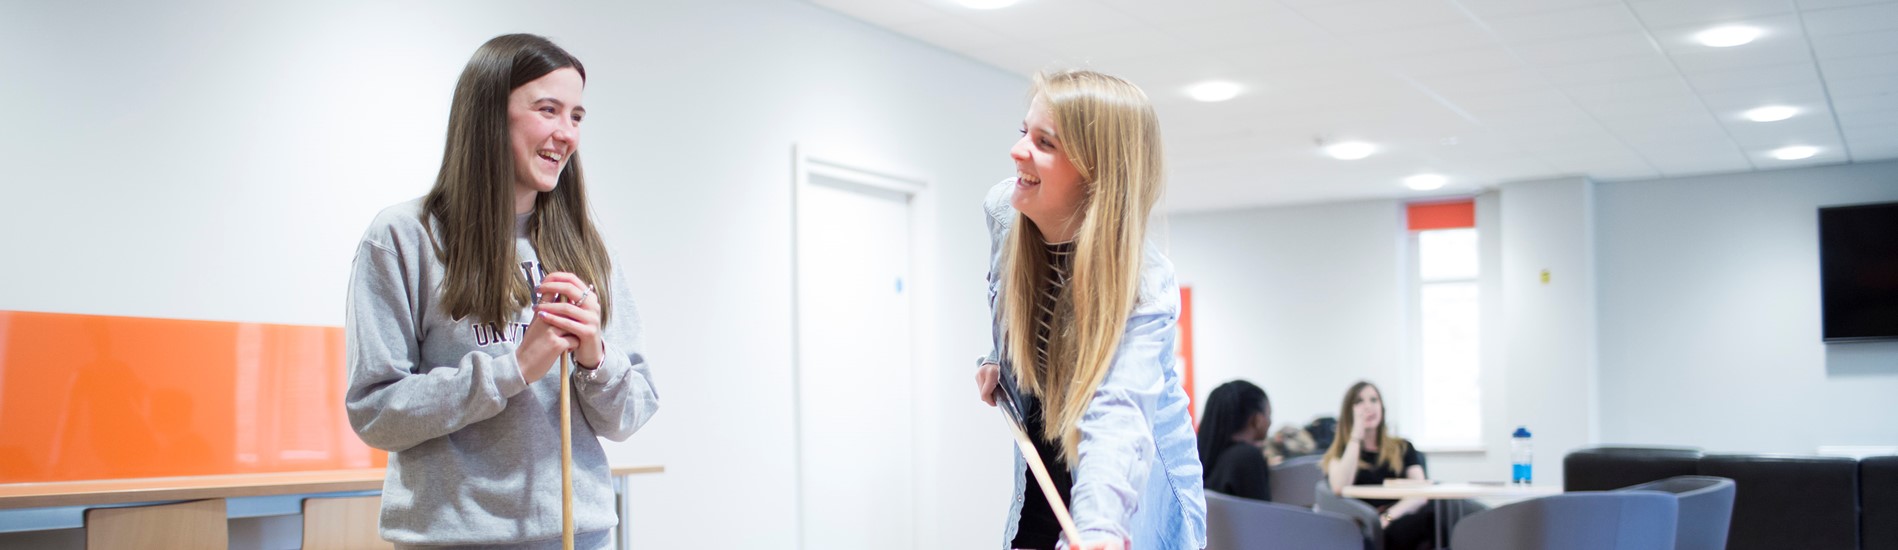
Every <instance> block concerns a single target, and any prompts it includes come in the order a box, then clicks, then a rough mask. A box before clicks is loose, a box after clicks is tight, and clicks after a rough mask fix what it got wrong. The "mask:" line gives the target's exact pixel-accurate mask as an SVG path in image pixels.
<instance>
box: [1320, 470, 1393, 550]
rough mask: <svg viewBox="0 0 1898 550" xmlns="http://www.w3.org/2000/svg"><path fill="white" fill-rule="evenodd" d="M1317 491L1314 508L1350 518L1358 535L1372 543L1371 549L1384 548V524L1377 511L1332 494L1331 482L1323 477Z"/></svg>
mask: <svg viewBox="0 0 1898 550" xmlns="http://www.w3.org/2000/svg"><path fill="white" fill-rule="evenodd" d="M1315 487H1316V489H1315V490H1313V491H1312V497H1313V500H1314V501H1315V503H1316V504H1315V505H1314V506H1313V508H1315V509H1317V510H1318V511H1320V512H1330V513H1333V514H1338V515H1342V516H1344V517H1347V518H1350V519H1351V521H1352V522H1353V523H1356V524H1358V533H1359V535H1360V536H1362V537H1363V539H1364V540H1367V541H1370V542H1371V548H1383V547H1384V523H1383V522H1382V521H1379V520H1378V517H1377V509H1376V508H1372V507H1371V505H1369V504H1365V503H1364V501H1362V500H1358V499H1355V498H1349V497H1342V496H1338V495H1337V494H1334V493H1332V492H1331V481H1330V480H1327V479H1325V477H1324V476H1323V475H1320V476H1318V483H1317V485H1316V486H1315Z"/></svg>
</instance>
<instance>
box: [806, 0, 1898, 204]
mask: <svg viewBox="0 0 1898 550" xmlns="http://www.w3.org/2000/svg"><path fill="white" fill-rule="evenodd" d="M811 1H812V2H814V3H816V4H818V5H822V6H825V7H828V8H831V9H834V10H837V11H839V12H842V13H844V14H847V15H850V16H852V17H856V18H858V19H862V20H864V21H867V22H870V23H871V24H874V25H878V26H881V27H884V28H887V29H890V30H892V31H894V32H897V33H901V34H905V35H908V36H911V37H914V38H916V39H918V40H922V41H924V42H928V43H931V44H935V45H938V46H941V47H943V48H945V49H948V50H950V51H954V52H958V53H961V54H963V55H967V56H969V57H972V58H974V59H977V60H981V61H983V62H986V63H989V64H992V65H995V66H997V67H1001V68H1003V69H1006V70H1008V71H1011V72H1015V73H1019V74H1022V75H1029V74H1032V73H1033V72H1035V71H1038V70H1042V69H1059V68H1070V67H1086V68H1092V69H1096V70H1101V71H1105V72H1108V73H1112V74H1116V75H1120V76H1123V77H1126V78H1128V79H1129V80H1132V81H1133V82H1134V83H1136V84H1139V85H1140V86H1141V87H1142V88H1144V89H1145V90H1146V91H1147V94H1148V95H1149V96H1152V98H1153V100H1154V103H1155V106H1156V108H1157V109H1158V110H1159V113H1160V118H1161V121H1162V124H1163V127H1164V132H1165V135H1166V140H1167V141H1166V147H1167V161H1168V163H1169V166H1168V172H1169V175H1170V180H1169V188H1168V191H1167V193H1168V203H1169V205H1168V208H1169V210H1172V211H1191V210H1207V209H1219V208H1234V207H1242V206H1253V205H1267V204H1286V203H1300V202H1315V201H1337V200H1350V199H1362V198H1375V197H1407V196H1431V195H1444V194H1462V193H1470V192H1474V191H1476V190H1478V189H1481V188H1483V187H1490V186H1494V185H1496V184H1499V183H1503V182H1508V181H1519V180H1525V179H1534V178H1543V177H1552V176H1564V175H1587V176H1590V177H1593V178H1595V179H1597V180H1604V181H1613V180H1627V179H1644V178H1654V177H1662V176H1681V175H1689V174H1707V173H1718V172H1738V171H1747V170H1763V169H1774V168H1783V167H1792V166H1803V165H1814V164H1838V163H1846V162H1866V161H1872V160H1880V159H1891V158H1898V0H1164V1H1161V0H1022V2H1020V3H1018V4H1016V5H1014V6H1010V7H1006V8H1002V9H996V10H988V11H982V10H973V9H968V8H964V7H961V6H960V5H957V4H956V3H955V2H954V1H953V0H811ZM1735 23H1737V24H1745V25H1749V26H1754V27H1758V28H1760V29H1762V30H1764V31H1765V34H1764V35H1763V36H1761V37H1760V38H1759V39H1758V40H1755V41H1754V42H1752V43H1750V44H1746V45H1742V46H1736V47H1731V48H1711V47H1707V46H1702V45H1700V44H1699V43H1697V42H1694V41H1693V40H1692V39H1691V38H1692V35H1693V34H1694V33H1697V32H1699V31H1702V30H1705V29H1708V28H1711V27H1714V26H1718V25H1722V24H1735ZM1213 79H1218V80H1228V81H1233V82H1237V83H1239V84H1240V85H1242V86H1244V88H1245V91H1244V92H1243V93H1242V94H1241V95H1240V96H1239V97H1237V98H1235V99H1232V100H1230V101H1226V102H1222V103H1200V102H1197V101H1194V100H1192V99H1190V98H1189V97H1187V95H1186V91H1185V90H1186V87H1187V86H1188V85H1191V84H1194V83H1197V82H1201V81H1205V80H1213ZM1772 104H1779V105H1790V106H1794V107H1798V108H1800V109H1801V110H1802V112H1801V113H1800V114H1799V115H1798V116H1795V117H1793V118H1791V119H1788V120H1784V121H1780V122H1770V123H1760V122H1751V121H1748V120H1746V119H1744V118H1742V117H1741V116H1740V115H1741V113H1742V112H1744V111H1746V110H1748V109H1751V108H1754V107H1759V106H1764V105H1772ZM1010 129H1011V130H1012V129H1013V128H1012V127H1011V128H1010ZM1318 138H1322V139H1326V140H1330V141H1334V142H1335V141H1343V140H1361V141H1368V142H1372V143H1375V144H1377V145H1378V146H1379V148H1380V151H1379V152H1378V153H1377V154H1375V155H1373V156H1371V157H1370V158H1366V159H1363V160H1356V161H1341V160H1336V159H1332V158H1330V157H1327V156H1324V155H1323V154H1322V153H1321V152H1320V150H1319V149H1318V147H1317V146H1316V145H1315V143H1314V142H1315V140H1316V139H1318ZM1788 145H1809V146H1815V147H1818V148H1819V153H1818V154H1817V155H1815V156H1813V157H1812V158H1809V159H1805V160H1797V161H1783V160H1777V159H1774V158H1773V157H1771V156H1769V155H1768V154H1767V153H1768V152H1769V151H1771V150H1773V149H1775V148H1779V147H1783V146H1788ZM997 155H998V157H999V156H1000V155H1002V152H1000V151H999V150H998V152H997ZM1425 172H1430V173H1439V174H1443V175H1445V176H1448V177H1449V180H1450V184H1449V185H1447V186H1446V187H1445V188H1444V189H1442V190H1439V191H1434V192H1427V193H1426V192H1415V191H1410V190H1408V189H1406V188H1404V187H1403V185H1402V183H1401V180H1402V178H1403V177H1405V176H1409V175H1412V174H1417V173H1425Z"/></svg>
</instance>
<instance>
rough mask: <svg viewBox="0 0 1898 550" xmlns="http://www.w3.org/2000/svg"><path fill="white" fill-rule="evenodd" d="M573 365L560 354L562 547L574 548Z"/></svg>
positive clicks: (566, 548)
mask: <svg viewBox="0 0 1898 550" xmlns="http://www.w3.org/2000/svg"><path fill="white" fill-rule="evenodd" d="M572 368H573V367H572V365H571V364H570V363H569V362H568V361H567V354H565V353H563V354H560V547H561V548H563V549H565V550H573V411H572V401H571V399H572V398H571V397H570V395H572V393H573V376H572V375H573V372H572V370H571V369H572Z"/></svg>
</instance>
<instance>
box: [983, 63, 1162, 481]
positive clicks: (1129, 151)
mask: <svg viewBox="0 0 1898 550" xmlns="http://www.w3.org/2000/svg"><path fill="white" fill-rule="evenodd" d="M1033 91H1034V94H1033V96H1034V101H1037V102H1040V103H1041V105H1042V106H1043V107H1044V108H1046V109H1047V110H1048V112H1049V114H1050V115H1051V117H1052V118H1053V119H1054V124H1055V131H1056V134H1057V135H1059V136H1061V144H1062V147H1061V148H1062V150H1063V151H1064V152H1065V153H1066V154H1067V160H1068V162H1069V163H1071V164H1073V165H1074V169H1075V171H1076V172H1077V173H1078V174H1079V175H1080V176H1081V181H1082V186H1083V198H1082V205H1081V207H1080V209H1079V211H1080V212H1081V213H1082V215H1083V216H1084V217H1083V218H1082V220H1081V224H1080V227H1079V228H1078V229H1077V230H1076V232H1075V240H1074V257H1073V260H1072V261H1073V265H1072V266H1071V268H1070V273H1072V275H1071V276H1070V279H1069V280H1068V282H1067V285H1066V286H1065V287H1064V288H1063V289H1062V291H1061V295H1060V297H1059V298H1058V299H1057V306H1056V311H1055V322H1054V323H1053V325H1052V326H1053V328H1052V329H1050V331H1049V332H1050V334H1049V337H1048V364H1045V365H1043V364H1040V362H1039V361H1037V360H1036V357H1035V342H1036V340H1035V327H1036V326H1037V323H1038V322H1037V321H1036V319H1035V315H1036V312H1037V311H1038V310H1039V308H1038V306H1037V304H1036V303H1035V301H1036V299H1037V297H1038V296H1040V295H1041V293H1040V292H1037V291H1036V289H1038V288H1040V286H1041V285H1042V284H1043V282H1044V281H1046V280H1047V278H1048V272H1049V269H1050V268H1049V267H1048V260H1047V257H1046V253H1045V250H1044V247H1045V243H1044V240H1043V238H1042V235H1041V230H1040V229H1039V228H1037V227H1036V226H1035V223H1034V222H1033V221H1032V220H1029V219H1028V217H1027V216H1024V215H1021V214H1017V215H1016V216H1015V225H1014V227H1015V229H1014V231H1013V232H1012V233H1013V236H1011V237H1010V238H1009V240H1008V243H1007V244H1006V245H1004V247H1005V250H1006V252H1005V256H1004V257H1005V258H1006V260H1005V261H1004V264H1003V265H1004V267H1003V270H1004V272H1003V275H1002V277H1003V281H1005V285H1006V288H1009V289H1013V290H1011V291H1008V292H1006V296H1005V297H1004V298H1003V307H1002V308H1001V309H1002V314H1001V315H1002V322H1003V323H1004V325H1003V326H1004V327H1005V328H1006V329H1007V334H1008V335H1007V345H1008V358H1009V360H1010V361H1011V362H1013V363H1014V364H1015V365H1017V367H1016V368H1015V369H1014V371H1015V376H1016V381H1017V384H1018V386H1020V389H1021V390H1023V391H1026V392H1029V393H1031V394H1033V395H1035V396H1037V397H1039V398H1040V399H1041V403H1042V406H1041V410H1042V418H1043V422H1042V433H1041V434H1040V435H1041V436H1042V437H1044V438H1046V439H1049V440H1054V441H1059V442H1060V443H1061V458H1062V459H1063V460H1064V461H1065V462H1067V463H1068V464H1074V463H1075V460H1076V459H1077V458H1078V457H1079V456H1080V453H1079V451H1078V449H1077V447H1078V446H1079V445H1080V441H1081V431H1080V422H1081V416H1082V415H1083V414H1084V413H1086V412H1087V406H1088V404H1089V403H1090V402H1091V401H1092V400H1093V395H1094V391H1095V390H1096V389H1098V388H1099V387H1100V385H1101V380H1102V379H1104V378H1106V376H1107V370H1108V367H1109V366H1110V365H1111V363H1112V362H1113V360H1114V352H1115V350H1116V349H1118V348H1119V346H1120V337H1121V332H1122V331H1123V330H1125V328H1126V326H1127V316H1128V314H1129V313H1131V312H1132V311H1133V307H1134V301H1135V298H1136V293H1137V292H1138V290H1139V282H1140V266H1141V260H1142V254H1143V253H1144V250H1143V248H1142V247H1143V246H1144V245H1145V240H1146V229H1147V217H1148V214H1149V213H1151V212H1152V210H1153V205H1154V203H1155V202H1157V201H1158V200H1159V198H1160V189H1161V185H1162V181H1161V150H1160V122H1159V118H1158V117H1157V116H1155V115H1154V112H1153V105H1152V104H1151V103H1150V102H1149V101H1148V100H1147V94H1146V93H1145V92H1142V91H1140V88H1139V87H1136V86H1134V85H1133V84H1132V83H1129V82H1127V81H1125V80H1121V79H1119V78H1116V77H1112V76H1108V75H1105V74H1101V73H1097V72H1093V71H1063V72H1056V73H1043V74H1037V75H1035V81H1034V88H1033Z"/></svg>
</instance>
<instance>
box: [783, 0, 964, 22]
mask: <svg viewBox="0 0 1898 550" xmlns="http://www.w3.org/2000/svg"><path fill="white" fill-rule="evenodd" d="M811 1H812V3H815V4H817V5H819V6H823V7H826V8H830V9H832V10H836V11H839V12H842V13H844V14H846V15H849V16H852V17H855V18H858V19H862V20H864V21H868V22H870V23H874V24H877V25H881V26H884V27H892V26H898V25H910V24H915V23H922V22H926V21H933V20H936V19H942V18H945V17H948V14H945V13H943V12H942V10H938V9H936V8H932V7H930V6H928V5H926V4H923V3H920V2H913V1H911V0H811Z"/></svg>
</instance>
